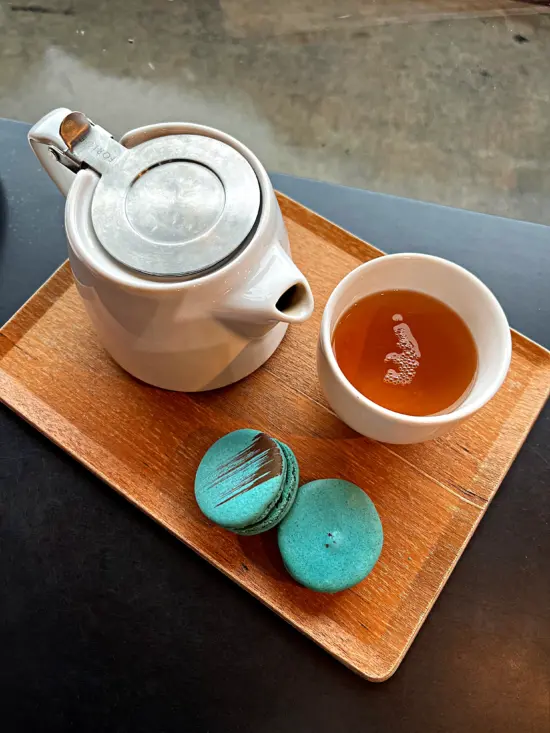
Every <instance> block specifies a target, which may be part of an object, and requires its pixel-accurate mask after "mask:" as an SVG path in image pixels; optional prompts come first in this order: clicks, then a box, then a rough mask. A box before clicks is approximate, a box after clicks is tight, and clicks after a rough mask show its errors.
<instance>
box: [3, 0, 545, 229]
mask: <svg viewBox="0 0 550 733" xmlns="http://www.w3.org/2000/svg"><path fill="white" fill-rule="evenodd" d="M545 10H548V8H545V7H544V6H542V7H538V6H536V5H531V4H529V3H520V2H515V1H514V0H477V1H476V2H473V3H472V2H466V0H422V2H420V1H419V0H418V1H417V2H414V1H409V2H402V1H398V0H385V2H381V1H380V2H379V3H378V4H377V3H376V2H374V3H364V2H363V1H362V0H318V1H317V2H313V0H302V1H301V2H298V0H264V1H263V2H262V3H257V2H255V0H254V1H253V0H194V1H193V0H192V1H190V2H184V1H183V0H147V1H146V0H132V2H130V1H129V2H126V3H118V2H112V1H111V2H109V1H108V0H94V1H93V2H92V0H72V1H71V0H43V2H41V3H40V4H37V3H36V2H32V3H31V2H27V1H26V0H17V2H16V1H15V0H14V2H12V4H11V5H9V4H8V3H6V2H4V3H1V2H0V115H1V116H6V117H15V118H19V119H24V120H27V121H34V120H36V119H37V118H38V117H39V116H41V115H42V114H43V113H44V112H46V111H47V110H49V109H50V108H52V107H54V106H61V105H63V106H68V107H71V108H76V109H82V110H84V111H85V112H86V113H87V114H89V115H90V116H91V117H92V119H96V120H97V121H98V122H100V123H102V124H103V125H104V126H105V127H107V128H108V129H109V130H110V131H111V132H113V134H116V135H121V134H122V133H123V132H124V131H126V130H127V129H129V128H131V127H136V126H138V125H142V124H146V123H150V122H156V121H161V120H187V121H193V122H202V123H205V124H209V125H213V126H216V127H221V128H222V129H224V130H226V131H228V132H230V133H232V134H233V135H236V136H237V137H239V138H241V139H242V140H243V141H244V142H245V143H246V144H248V145H250V146H251V147H252V149H254V150H255V152H257V153H258V155H259V156H260V157H261V159H262V160H263V162H264V163H265V164H266V166H267V167H268V168H271V169H272V170H279V171H284V172H287V173H293V174H296V175H302V176H309V177H312V178H320V179H325V180H330V181H336V182H339V183H343V184H347V185H352V186H360V187H364V188H370V189H372V190H378V191H385V192H389V193H395V194H398V195H403V196H411V197H414V198H421V199H427V200H430V201H436V202H440V203H444V204H449V205H452V206H463V207H466V208H471V209H477V210H480V211H487V212H490V213H496V214H502V215H504V216H514V217H518V218H526V219H531V220H534V221H542V222H545V223H550V206H549V205H548V204H547V200H548V194H549V193H550V146H549V145H548V140H549V139H550V134H549V133H550V74H549V73H548V47H549V44H550V15H548V14H545V12H544V11H545Z"/></svg>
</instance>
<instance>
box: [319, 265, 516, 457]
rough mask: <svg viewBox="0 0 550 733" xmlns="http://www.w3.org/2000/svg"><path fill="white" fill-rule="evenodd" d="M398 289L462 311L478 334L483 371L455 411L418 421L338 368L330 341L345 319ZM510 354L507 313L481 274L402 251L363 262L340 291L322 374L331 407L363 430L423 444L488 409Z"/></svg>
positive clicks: (331, 307) (328, 326)
mask: <svg viewBox="0 0 550 733" xmlns="http://www.w3.org/2000/svg"><path fill="white" fill-rule="evenodd" d="M397 289H402V290H416V291H419V292H422V293H426V294H427V295H431V296H432V297H434V298H437V299H438V300H440V301H442V302H443V303H445V304H446V305H448V306H449V307H450V308H452V309H453V310H454V311H455V312H456V313H458V315H459V316H461V318H462V319H463V320H464V322H465V323H466V325H467V326H468V327H469V329H470V331H471V333H472V336H473V338H474V340H475V343H476V347H477V352H478V369H477V374H476V377H475V380H474V384H473V387H472V389H471V391H470V392H469V394H468V396H467V397H466V399H465V400H464V401H463V402H462V403H460V404H459V405H458V407H457V408H456V409H454V410H452V411H450V412H447V413H444V414H438V415H433V416H426V417H414V416H409V415H403V414H400V413H397V412H393V411H391V410H388V409H386V408H384V407H381V406H380V405H377V404H376V403H375V402H373V401H372V400H370V399H368V398H367V397H365V396H364V395H362V394H361V393H360V392H359V391H358V390H356V389H355V387H353V385H352V384H351V383H350V382H349V381H348V380H347V379H346V377H345V376H344V374H343V373H342V371H341V369H340V367H339V366H338V362H337V361H336V357H335V355H334V351H333V348H332V336H333V333H334V329H335V327H336V325H337V323H338V321H339V319H340V318H341V316H342V315H343V314H344V313H345V312H346V311H347V310H348V308H349V307H350V306H351V305H353V304H354V303H355V302H357V301H358V300H360V299H361V298H364V297H365V296H367V295H370V294H372V293H377V292H381V291H384V290H397ZM511 354H512V341H511V336H510V328H509V326H508V321H507V320H506V316H505V315H504V311H503V310H502V308H501V306H500V304H499V303H498V301H497V299H496V298H495V296H494V295H493V294H492V293H491V291H490V290H489V289H488V288H487V286H486V285H484V284H483V283H482V282H481V281H480V280H479V279H478V278H477V277H475V276H474V275H472V274H471V273H470V272H468V271H467V270H465V269H464V268H463V267H460V266H459V265H455V264H454V263H452V262H449V261H448V260H444V259H441V258H439V257H432V256H430V255H423V254H396V255H386V256H384V257H379V258H377V259H374V260H371V261H370V262H367V263H365V264H364V265H360V266H359V267H357V268H356V269H355V270H353V271H352V272H350V273H349V274H348V275H346V277H345V278H344V279H343V280H342V281H341V282H340V283H339V284H338V286H337V287H336V288H335V290H334V291H333V293H332V294H331V296H330V298H329V299H328V302H327V304H326V307H325V310H324V313H323V319H322V322H321V331H320V335H319V343H318V351H317V369H318V373H319V379H320V382H321V386H322V389H323V391H324V393H325V396H326V398H327V400H328V402H329V403H330V406H331V407H332V409H333V410H334V412H335V413H336V414H337V415H338V416H339V417H340V418H341V419H342V420H343V421H344V422H345V423H346V424H347V425H349V426H350V427H351V428H353V429H354V430H356V431H357V432H358V433H361V434H362V435H365V436H367V437H368V438H372V439H374V440H379V441H381V442H384V443H421V442H422V441H425V440H431V439H432V438H436V437H438V436H440V435H443V434H444V433H447V432H448V431H449V430H451V428H453V427H454V426H456V425H458V424H459V423H460V422H462V421H463V420H465V419H466V418H468V417H470V416H471V415H473V414H474V413H475V412H477V411H478V410H479V409H480V408H481V407H483V406H484V405H485V404H486V403H487V402H488V401H489V400H490V399H491V398H492V397H493V396H494V394H495V393H496V392H497V390H498V389H499V387H500V386H501V385H502V383H503V381H504V379H505V377H506V374H507V372H508V368H509V366H510V358H511Z"/></svg>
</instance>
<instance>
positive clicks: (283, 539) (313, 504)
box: [278, 479, 384, 593]
mask: <svg viewBox="0 0 550 733" xmlns="http://www.w3.org/2000/svg"><path fill="white" fill-rule="evenodd" d="M278 541H279V550H280V552H281V556H282V558H283V562H284V564H285V567H286V569H287V570H288V572H289V573H290V575H292V577H293V578H294V579H295V580H297V581H298V583H300V584H301V585H304V586H306V588H310V589H311V590H315V591H320V592H322V593H337V592H338V591H341V590H345V589H346V588H351V587H352V586H353V585H356V584H357V583H359V582H360V581H361V580H363V579H364V578H366V577H367V575H368V574H369V573H370V571H371V570H372V569H373V567H374V565H375V564H376V561H377V560H378V558H379V557H380V553H381V551H382V544H383V541H384V534H383V530H382V523H381V521H380V517H379V516H378V512H377V511H376V507H375V506H374V504H373V503H372V501H371V500H370V499H369V497H368V496H367V494H365V492H364V491H363V490H362V489H360V488H359V487H358V486H356V485H355V484H352V483H350V482H349V481H341V480H339V479H321V480H319V481H311V482H310V483H308V484H304V486H302V487H301V488H300V490H299V491H298V494H297V496H296V500H295V502H294V504H293V505H292V507H291V509H290V511H289V512H288V514H287V515H286V517H285V519H284V520H283V521H282V522H281V524H280V525H279V529H278Z"/></svg>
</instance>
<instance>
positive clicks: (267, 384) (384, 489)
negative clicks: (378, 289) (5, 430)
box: [0, 197, 550, 681]
mask: <svg viewBox="0 0 550 733" xmlns="http://www.w3.org/2000/svg"><path fill="white" fill-rule="evenodd" d="M280 201H281V206H282V210H283V214H284V216H285V219H286V223H287V226H288V230H289V234H290V239H291V242H292V247H293V254H294V258H295V260H296V262H297V264H298V266H299V267H300V268H301V269H302V270H303V272H304V273H305V274H306V276H307V277H308V278H309V281H310V283H311V285H312V288H313V292H314V294H315V298H316V310H315V314H314V316H313V317H312V318H311V320H310V321H309V322H308V323H307V324H304V325H303V326H298V327H291V328H290V329H289V332H288V335H287V337H286V338H285V340H284V342H283V344H282V345H281V348H280V349H279V350H278V351H277V353H276V354H275V355H274V356H273V357H272V358H271V359H270V360H269V362H268V363H267V364H266V365H265V366H264V367H262V368H261V369H260V370H258V371H257V372H256V373H255V374H253V375H252V376H250V377H248V378H247V379H245V380H243V381H242V382H240V383H239V384H236V385H233V386H232V387H228V388H225V389H223V390H218V391H215V392H210V393H204V394H199V395H185V394H178V393H173V392H164V391H162V390H159V389H155V388H153V387H148V386H146V385H144V384H142V383H140V382H138V381H136V380H134V379H132V378H131V377H130V376H128V375H127V374H126V373H125V372H123V371H122V370H121V369H119V368H118V367H117V366H116V365H115V364H114V363H113V361H111V359H110V358H109V357H108V356H107V355H106V353H105V352H104V351H103V350H102V348H101V347H100V345H99V343H98V342H97V340H96V337H95V335H94V333H93V331H92V329H91V327H90V325H89V323H88V320H87V317H86V315H85V313H84V310H83V307H82V304H81V302H80V299H79V296H78V295H77V293H76V290H75V287H74V284H73V281H72V276H71V272H70V269H69V267H68V265H67V264H65V265H63V266H62V267H61V268H60V269H59V270H58V271H57V272H56V273H55V274H54V275H53V276H52V277H51V278H50V280H48V282H47V283H46V284H45V285H44V286H43V287H42V288H41V289H40V290H39V291H38V292H37V293H36V294H35V295H34V296H33V297H32V298H31V299H30V300H29V301H28V302H27V303H26V304H25V305H24V306H23V308H21V310H20V311H19V312H18V313H16V315H15V316H14V317H13V318H12V319H11V321H9V322H8V323H7V324H6V325H5V326H4V328H3V329H2V330H1V331H0V398H1V399H2V400H3V401H4V402H5V403H6V404H7V405H9V406H10V407H11V408H13V409H14V410H15V411H16V412H17V413H19V414H20V415H21V416H22V417H24V418H25V419H27V420H28V421H29V422H31V423H32V424H33V425H35V426H36V427H37V428H38V429H39V430H41V431H42V432H43V433H44V434H45V435H47V436H48V437H50V438H51V439H52V440H53V441H54V442H55V443H57V444H58V445H60V446H61V447H63V448H64V449H65V450H67V451H68V452H69V453H70V454H71V455H73V456H74V457H75V458H77V459H78V460H79V461H81V462H82V463H83V464H84V465H86V466H87V467H88V468H89V469H90V470H91V471H93V472H94V473H95V474H97V475H98V476H100V477H101V478H102V479H104V480H105V481H106V482H107V483H109V484H110V485H111V486H113V487H114V488H115V489H117V490H118V491H120V492H121V493H122V494H124V495H125V496H126V497H127V498H128V499H130V501H132V502H133V503H134V504H136V505H137V506H139V507H140V508H142V509H143V510H144V511H146V512H147V513H148V514H150V515H151V516H152V517H154V518H155V519H156V520H157V521H159V522H161V524H163V525H164V526H165V527H166V528H167V529H169V530H170V531H171V532H173V533H174V534H175V535H176V536H177V537H179V538H180V539H181V540H183V541H184V542H185V543H186V544H187V545H189V546H190V547H192V548H193V549H194V550H195V551H196V552H198V553H199V554H200V555H202V556H203V557H205V558H206V559H207V560H209V561H210V562H211V563H213V564H214V565H215V566H216V567H218V568H219V569H220V570H222V571H223V572H224V573H226V574H227V575H228V576H229V577H231V578H233V580H235V581H236V582H237V583H239V585H241V586H243V587H244V588H246V589H247V590H248V591H250V592H251V593H253V594H254V595H255V596H256V597H257V598H259V599H260V600H261V601H263V602H264V603H265V604H266V605H268V606H269V607H270V608H272V609H273V610H275V611H277V613H279V614H280V615H281V616H283V617H284V618H285V619H287V621H289V622H290V623H291V624H293V625H294V626H295V627H296V628H298V629H300V630H301V631H303V632H304V633H305V634H307V635H308V636H310V637H311V638H312V639H313V640H314V641H316V642H317V643H318V644H320V645H321V646H323V647H324V648H325V649H326V650H327V651H329V652H330V653H331V654H333V655H334V656H336V657H337V658H338V659H340V660H341V661H342V662H344V664H346V665H348V666H349V667H350V668H351V669H353V670H355V671H356V672H358V673H359V674H361V675H363V676H365V677H366V678H368V679H370V680H378V681H381V680H385V679H387V678H388V677H389V676H390V675H391V674H392V673H393V672H394V671H395V670H396V668H397V666H398V665H399V663H400V661H401V660H402V659H403V656H404V655H405V652H406V651H407V649H408V647H409V646H410V644H411V642H412V640H413V639H414V637H415V635H416V633H417V632H418V629H419V628H420V626H421V625H422V622H423V621H424V619H425V618H426V615H427V613H428V612H429V610H430V608H431V606H432V605H433V603H434V601H435V599H436V598H437V596H438V594H439V592H440V591H441V589H442V587H443V585H444V584H445V581H446V580H447V578H448V577H449V575H450V573H451V571H452V569H453V567H454V565H455V563H456V562H457V560H458V558H459V557H460V554H461V553H462V551H463V550H464V547H465V546H466V544H467V542H468V540H469V538H470V536H471V535H472V533H473V532H474V530H475V528H476V526H477V524H478V522H479V520H480V519H481V517H482V516H483V514H484V512H485V510H486V509H487V506H488V504H489V502H490V500H491V499H492V497H493V496H494V494H495V492H496V490H497V489H498V486H499V484H500V482H501V481H502V478H503V476H504V474H505V473H506V471H507V469H508V467H509V465H510V463H511V462H512V460H513V459H514V456H515V455H516V453H517V451H518V449H519V447H520V446H521V444H522V443H523V441H524V439H525V437H526V435H527V433H528V431H529V429H530V427H531V425H532V423H533V421H534V420H535V418H536V416H537V415H538V413H539V411H540V409H541V408H542V406H543V404H544V402H545V400H546V397H547V394H548V389H549V385H550V353H549V352H547V351H545V350H544V349H543V348H541V347H540V346H538V345H537V344H535V343H533V342H532V341H529V340H528V339H526V338H524V337H523V336H520V335H519V334H517V333H513V357H512V366H511V370H510V373H509V376H508V378H507V380H506V382H505V384H504V386H503V387H502V389H501V390H500V392H499V393H498V394H497V396H496V397H495V398H494V399H493V400H492V402H491V403H490V404H489V405H488V406H487V407H485V408H484V409H483V410H482V411H481V412H480V413H478V414H477V415H476V416H474V417H473V418H472V419H470V420H469V421H468V422H466V423H465V424H463V425H462V426H460V427H459V428H458V429H457V430H455V432H454V433H452V434H451V435H450V436H448V437H446V438H442V439H439V440H437V441H433V442H431V443H425V444H423V445H416V446H399V447H394V446H388V445H382V444H380V443H375V442H372V441H369V440H367V439H365V438H362V437H359V436H358V435H357V434H355V433H353V432H352V431H351V430H349V429H348V428H346V426H345V425H343V424H342V423H341V422H340V421H339V420H338V419H337V418H336V417H335V416H334V414H333V413H332V412H331V411H330V409H329V408H328V406H327V404H326V402H325V400H324V398H323V396H322V394H321V392H320V389H319V385H318V382H317V378H316V370H315V346H316V338H317V333H318V330H319V323H320V318H321V313H322V310H323V306H324V304H325V301H326V299H327V298H328V295H329V294H330V292H331V291H332V289H333V288H334V287H335V285H336V284H337V282H338V281H339V280H340V279H341V278H342V277H343V276H344V275H345V274H346V273H347V272H349V271H350V270H351V269H352V268H353V267H355V266H356V265H357V264H359V263H360V262H365V261H367V260H369V259H372V258H373V257H378V256H379V255H380V254H381V253H380V252H379V251H378V250H375V249H374V248H373V247H370V246H369V245H365V243H364V242H362V241H360V240H359V239H356V238H355V237H353V236H352V235H350V234H348V233H346V232H344V231H343V230H341V229H339V228H338V227H337V226H335V225H333V224H331V223H329V222H327V221H326V220H324V219H322V218H321V217H319V216H317V215H316V214H314V213H312V212H311V211H308V210H307V209H304V208H303V207H302V206H300V205H299V204H296V203H295V202H293V201H290V200H289V199H286V198H284V197H280ZM245 426H252V427H256V428H260V429H262V430H265V431H266V432H268V433H270V434H272V435H274V436H276V437H277V438H280V439H282V440H283V441H284V442H285V443H288V444H289V445H290V446H292V448H293V449H294V451H295V453H296V455H297V457H298V460H299V463H300V469H301V477H302V480H303V481H310V480H312V479H315V478H321V477H331V476H334V477H340V478H345V479H348V480H350V481H353V482H355V483H357V484H359V485H360V486H362V487H363V488H364V489H365V490H366V491H367V492H368V494H369V495H370V496H371V497H372V499H373V501H374V503H375V504H376V506H377V508H378V511H379V512H380V515H381V518H382V523H383V525H384V532H385V543H384V549H383V551H382V555H381V558H380V561H379V562H378V564H377V565H376V567H375V569H374V571H373V572H372V574H371V575H370V576H369V577H368V578H367V579H366V580H365V581H364V582H363V583H361V584H360V585H358V586H356V587H355V588H352V589H350V590H348V591H345V592H343V593H340V594H337V595H335V596H327V595H321V594H316V593H313V592H311V591H308V590H306V589H304V588H301V587H299V586H298V585H297V584H296V583H294V582H293V581H292V580H291V579H290V577H289V576H288V575H287V574H286V573H285V571H284V568H283V566H282V563H281V560H280V558H279V555H278V552H277V548H276V537H275V534H274V533H273V532H270V533H267V534H266V535H260V536H257V537H248V538H239V537H237V536H236V535H233V534H230V533H229V532H225V531H223V530H221V529H218V528H216V527H212V526H209V523H208V522H207V521H206V520H205V519H204V518H203V516H202V515H201V513H200V512H199V510H198V508H197V506H196V504H195V501H194V496H193V479H194V474H195V470H196V468H197V466H198V463H199V460H200V458H201V456H202V455H203V453H204V452H205V450H206V449H207V448H208V446H209V445H210V444H211V443H212V442H213V441H214V440H215V439H217V438H218V437H220V436H221V435H223V434H224V433H226V432H228V431H230V430H235V429H236V428H241V427H245Z"/></svg>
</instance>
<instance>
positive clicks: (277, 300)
mask: <svg viewBox="0 0 550 733" xmlns="http://www.w3.org/2000/svg"><path fill="white" fill-rule="evenodd" d="M313 307H314V302H313V295H312V293H311V288H310V286H309V283H308V281H307V280H306V278H305V277H304V275H303V274H302V273H301V272H300V270H299V269H298V268H297V267H296V265H295V264H294V262H293V261H292V259H291V258H290V257H289V255H288V254H287V253H286V251H285V250H284V248H283V247H282V246H281V244H280V243H279V242H277V243H276V244H275V246H274V247H273V248H272V249H271V251H270V253H269V256H268V257H266V258H265V259H264V260H263V262H262V267H261V269H260V270H259V271H258V272H257V273H255V275H254V276H253V277H252V279H251V280H249V281H248V283H247V288H246V290H244V291H239V292H236V293H233V294H232V296H231V297H230V298H229V301H228V302H227V303H226V304H225V307H224V310H223V314H221V315H222V319H223V320H224V322H225V323H226V324H227V325H231V327H232V328H233V329H234V330H237V331H239V332H241V333H243V334H244V333H246V334H247V335H249V336H261V335H263V334H265V333H267V331H269V330H270V329H271V328H273V327H274V326H275V325H276V324H277V323H302V322H303V321H306V320H307V319H308V318H309V317H310V316H311V314H312V313H313Z"/></svg>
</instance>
